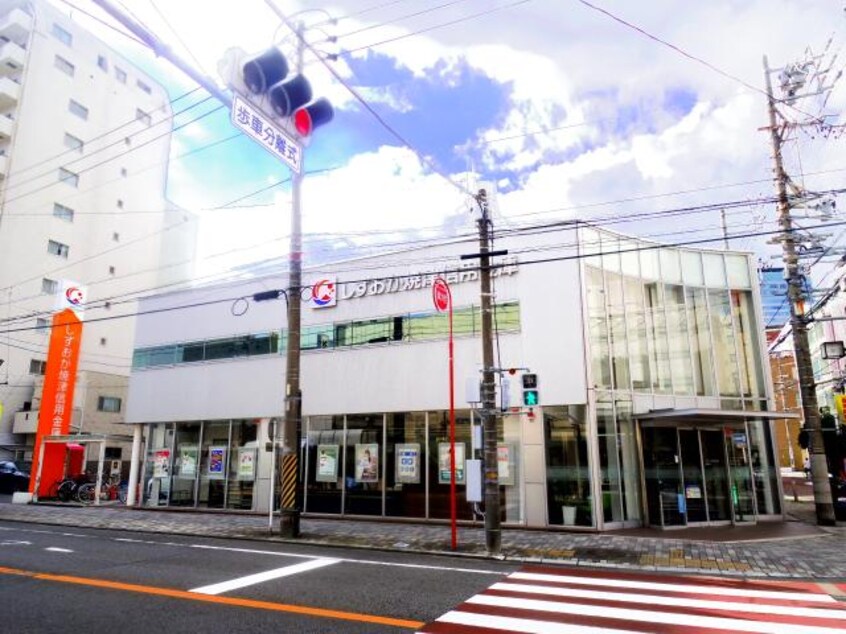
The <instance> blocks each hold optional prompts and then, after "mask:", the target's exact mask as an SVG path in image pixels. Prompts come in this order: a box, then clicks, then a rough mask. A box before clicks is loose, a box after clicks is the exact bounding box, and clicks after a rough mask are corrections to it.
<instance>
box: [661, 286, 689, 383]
mask: <svg viewBox="0 0 846 634" xmlns="http://www.w3.org/2000/svg"><path fill="white" fill-rule="evenodd" d="M664 298H665V301H666V304H667V340H668V343H669V354H670V373H671V374H672V377H673V391H674V392H675V393H676V394H690V395H693V393H694V388H693V370H692V368H691V365H690V342H689V341H688V338H687V314H686V311H685V305H684V287H682V286H676V285H675V284H665V285H664Z"/></svg>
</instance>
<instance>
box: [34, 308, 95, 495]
mask: <svg viewBox="0 0 846 634" xmlns="http://www.w3.org/2000/svg"><path fill="white" fill-rule="evenodd" d="M81 339H82V322H81V321H80V320H79V317H77V315H76V313H75V312H74V311H73V310H71V309H70V308H66V309H64V310H62V311H61V312H58V313H56V314H55V315H53V327H52V330H51V333H50V348H49V351H48V353H47V368H46V371H45V373H44V391H43V393H42V396H41V405H40V407H39V408H38V430H37V431H36V434H35V447H34V451H33V454H32V470H31V473H32V476H31V477H30V481H29V491H30V493H32V492H34V490H35V479H36V474H38V467H39V465H38V460H39V456H40V451H41V444H42V442H43V440H44V437H45V436H57V435H64V434H67V433H68V431H69V430H70V423H71V416H72V415H73V392H74V386H75V385H76V368H77V365H78V363H79V344H80V341H81ZM55 454H56V452H54V451H51V452H49V453H48V452H46V451H45V453H44V464H43V465H41V482H42V486H41V487H39V488H40V489H41V490H39V492H38V493H39V494H42V493H43V491H46V490H48V489H49V488H50V485H51V484H52V483H53V482H54V481H55V480H57V479H59V478H60V477H61V475H62V473H61V471H62V468H63V461H64V452H61V454H60V456H61V457H59V456H56V455H55Z"/></svg>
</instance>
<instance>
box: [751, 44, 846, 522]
mask: <svg viewBox="0 0 846 634" xmlns="http://www.w3.org/2000/svg"><path fill="white" fill-rule="evenodd" d="M764 76H765V78H766V86H767V106H768V109H769V117H770V125H769V131H770V138H771V139H772V144H773V160H774V162H775V181H776V192H777V195H778V224H779V227H780V228H781V231H782V233H780V234H779V235H778V236H777V240H778V241H779V242H781V246H782V258H783V260H784V271H785V278H786V280H787V298H788V305H789V306H790V328H791V331H792V336H793V351H794V354H795V356H796V370H797V372H798V374H799V393H800V395H801V397H802V414H803V416H804V418H805V429H807V431H808V436H809V437H810V445H809V452H810V454H811V479H812V481H813V484H814V504H815V505H816V510H817V523H818V524H819V525H820V526H834V525H835V523H836V522H835V516H834V505H833V504H832V497H831V485H830V483H829V478H828V464H827V462H826V456H825V448H824V445H823V436H822V428H821V426H820V415H819V407H818V405H817V393H816V386H815V384H814V370H813V366H812V365H811V350H810V346H809V345H808V328H807V323H806V321H805V286H804V284H803V276H802V275H801V274H800V272H799V256H798V255H797V253H796V236H795V233H794V229H793V222H792V219H791V217H790V209H791V207H790V200H789V199H788V196H787V174H786V173H785V171H784V164H783V161H782V155H781V146H782V143H783V138H782V135H781V132H780V130H779V125H778V120H777V116H776V114H777V113H776V102H775V98H774V97H773V86H772V80H771V79H770V68H769V64H768V63H767V58H766V56H764Z"/></svg>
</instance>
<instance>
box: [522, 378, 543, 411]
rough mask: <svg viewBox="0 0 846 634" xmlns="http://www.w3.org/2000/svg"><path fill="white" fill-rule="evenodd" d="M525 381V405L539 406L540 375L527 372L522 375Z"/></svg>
mask: <svg viewBox="0 0 846 634" xmlns="http://www.w3.org/2000/svg"><path fill="white" fill-rule="evenodd" d="M522 381H523V405H525V406H526V407H537V406H538V405H540V392H539V391H538V375H537V374H532V373H526V374H524V375H523V376H522Z"/></svg>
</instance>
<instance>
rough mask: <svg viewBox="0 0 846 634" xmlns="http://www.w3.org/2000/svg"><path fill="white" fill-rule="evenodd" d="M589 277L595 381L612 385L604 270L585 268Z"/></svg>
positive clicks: (589, 314) (590, 331) (592, 362)
mask: <svg viewBox="0 0 846 634" xmlns="http://www.w3.org/2000/svg"><path fill="white" fill-rule="evenodd" d="M585 276H586V278H587V309H588V332H589V333H590V361H591V370H592V374H593V382H594V384H595V385H598V386H601V387H611V339H610V336H609V332H608V322H607V320H606V315H605V288H604V284H603V275H602V270H601V269H597V268H594V267H586V268H585Z"/></svg>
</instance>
